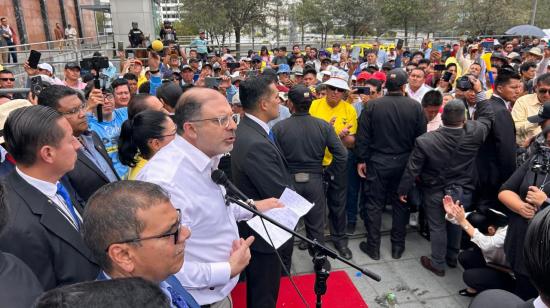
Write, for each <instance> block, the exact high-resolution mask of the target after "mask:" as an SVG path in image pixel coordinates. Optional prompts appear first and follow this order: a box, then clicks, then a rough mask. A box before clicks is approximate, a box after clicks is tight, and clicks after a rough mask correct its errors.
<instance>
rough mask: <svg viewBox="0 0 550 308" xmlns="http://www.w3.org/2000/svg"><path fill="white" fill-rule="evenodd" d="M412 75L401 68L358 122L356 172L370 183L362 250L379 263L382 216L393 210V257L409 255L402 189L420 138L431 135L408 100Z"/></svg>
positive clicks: (418, 107)
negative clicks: (387, 208)
mask: <svg viewBox="0 0 550 308" xmlns="http://www.w3.org/2000/svg"><path fill="white" fill-rule="evenodd" d="M407 79H408V76H407V73H406V72H405V71H404V70H403V69H400V68H397V69H393V70H391V71H389V72H388V75H387V80H386V88H387V90H388V93H387V95H386V96H384V97H381V98H377V99H375V100H372V101H369V103H368V104H367V108H366V110H364V111H363V112H362V114H361V116H360V118H359V130H358V133H357V142H356V149H357V156H358V165H357V172H358V173H359V175H360V176H361V177H363V178H366V181H365V189H364V196H365V207H366V211H362V213H363V216H364V217H363V221H364V222H365V227H366V229H367V241H366V242H361V243H360V244H359V248H360V249H361V250H362V251H363V252H364V253H366V254H367V255H368V256H369V257H371V258H372V259H374V260H379V259H380V225H381V220H382V210H383V209H384V206H385V205H386V204H391V205H392V212H393V215H392V231H391V242H392V257H393V258H394V259H399V258H401V255H402V254H403V251H404V250H405V235H406V230H405V228H406V225H407V223H408V221H409V209H408V207H407V206H406V205H405V204H403V203H401V202H399V200H398V196H397V185H398V184H399V180H400V179H401V175H402V174H403V170H404V169H405V166H406V164H407V160H408V159H409V154H410V153H411V151H412V149H413V146H414V141H415V139H416V137H418V136H420V135H422V134H423V133H425V132H426V117H425V116H424V112H423V110H422V106H421V105H420V104H419V103H418V102H417V101H415V100H413V99H411V98H409V97H406V96H405V93H406V92H405V85H406V84H407Z"/></svg>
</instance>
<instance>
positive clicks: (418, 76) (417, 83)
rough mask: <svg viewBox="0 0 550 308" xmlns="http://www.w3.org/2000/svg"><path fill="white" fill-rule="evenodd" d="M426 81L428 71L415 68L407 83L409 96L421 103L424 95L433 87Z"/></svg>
mask: <svg viewBox="0 0 550 308" xmlns="http://www.w3.org/2000/svg"><path fill="white" fill-rule="evenodd" d="M425 81H426V72H424V70H423V69H421V68H416V67H415V68H413V69H412V71H411V73H410V74H409V83H408V84H407V88H406V91H407V96H408V97H410V98H412V99H414V100H416V101H417V102H419V103H421V102H422V98H424V95H425V94H426V93H427V92H428V91H430V90H431V89H432V88H430V87H428V86H427V85H426V84H425V83H424V82H425Z"/></svg>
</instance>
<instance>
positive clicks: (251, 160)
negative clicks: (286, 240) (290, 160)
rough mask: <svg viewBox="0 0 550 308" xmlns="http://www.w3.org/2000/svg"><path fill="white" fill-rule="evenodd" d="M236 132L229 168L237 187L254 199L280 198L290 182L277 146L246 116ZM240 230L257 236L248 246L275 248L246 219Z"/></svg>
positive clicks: (264, 249)
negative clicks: (250, 226)
mask: <svg viewBox="0 0 550 308" xmlns="http://www.w3.org/2000/svg"><path fill="white" fill-rule="evenodd" d="M236 134H237V137H236V141H235V144H234V146H233V151H232V152H231V171H232V174H233V181H234V183H235V185H236V186H237V188H239V189H240V190H241V191H242V192H243V193H244V194H245V195H247V196H248V197H249V198H251V199H253V200H262V199H267V198H272V197H274V198H279V197H280V196H281V194H282V193H283V191H284V190H285V188H286V187H291V186H292V182H291V177H290V174H289V172H288V170H287V163H286V160H285V158H284V156H283V154H282V153H281V151H280V150H279V148H278V147H277V146H276V145H275V144H274V143H272V142H271V141H270V140H269V139H268V137H267V133H266V132H265V130H264V129H263V128H262V127H261V126H260V125H259V124H258V123H256V122H254V121H253V120H251V119H249V118H248V117H244V118H243V120H242V121H241V122H240V123H239V126H238V127H237V132H236ZM239 230H240V231H241V236H243V237H244V238H246V237H248V236H249V235H254V237H255V238H256V240H255V241H254V243H252V247H251V249H253V250H257V251H260V252H264V253H272V252H274V250H273V248H272V247H271V245H269V244H267V243H266V242H265V241H264V240H263V239H262V237H261V236H260V235H258V234H257V233H256V232H254V231H252V229H250V228H249V227H248V225H247V224H246V223H241V224H240V228H239ZM285 245H286V244H285Z"/></svg>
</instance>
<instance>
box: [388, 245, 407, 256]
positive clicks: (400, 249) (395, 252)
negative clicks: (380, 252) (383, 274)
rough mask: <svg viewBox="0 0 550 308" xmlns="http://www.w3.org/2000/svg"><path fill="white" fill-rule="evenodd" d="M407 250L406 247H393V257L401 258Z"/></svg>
mask: <svg viewBox="0 0 550 308" xmlns="http://www.w3.org/2000/svg"><path fill="white" fill-rule="evenodd" d="M404 251H405V248H404V247H393V246H392V248H391V257H392V258H394V259H401V256H402V255H403V252H404Z"/></svg>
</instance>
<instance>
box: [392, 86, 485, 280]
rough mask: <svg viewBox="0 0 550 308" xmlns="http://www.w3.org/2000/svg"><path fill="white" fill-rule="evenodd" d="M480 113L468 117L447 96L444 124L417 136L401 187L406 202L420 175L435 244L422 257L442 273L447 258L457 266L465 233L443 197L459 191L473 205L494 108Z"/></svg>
mask: <svg viewBox="0 0 550 308" xmlns="http://www.w3.org/2000/svg"><path fill="white" fill-rule="evenodd" d="M425 97H426V96H425ZM485 107H488V106H486V105H485ZM476 113H477V114H478V115H479V121H466V115H465V108H464V102H463V101H461V100H459V99H454V100H452V101H450V102H448V103H447V105H445V108H444V109H443V114H442V115H441V119H442V121H443V126H442V127H440V128H439V129H437V130H435V131H432V132H428V133H426V134H423V135H422V136H420V137H418V138H416V142H415V146H414V149H413V151H412V153H411V155H410V157H409V162H408V164H407V168H406V169H405V172H404V173H403V176H402V177H401V182H400V184H399V188H398V190H397V192H398V194H399V196H400V200H401V201H402V202H407V201H406V196H407V193H408V192H409V191H410V190H411V188H412V187H413V185H414V182H415V180H416V178H417V177H420V185H419V186H420V188H421V190H422V195H423V200H424V205H423V206H424V210H425V213H426V217H427V219H428V223H429V226H430V242H431V246H432V254H431V256H432V257H431V259H430V258H429V257H427V256H422V257H421V259H420V261H421V264H422V265H423V266H424V267H425V268H427V269H428V270H430V271H432V272H434V273H435V274H436V275H438V276H444V275H445V263H447V264H448V265H449V266H450V267H456V262H457V256H458V252H459V250H460V234H461V229H460V226H458V225H454V224H451V223H450V222H447V221H446V220H445V211H444V209H443V207H442V203H441V200H443V197H444V195H445V194H450V195H454V196H453V198H454V199H455V200H460V204H462V205H463V206H464V208H466V209H468V208H469V206H470V203H471V197H472V192H473V190H474V188H475V186H474V181H473V169H474V166H475V158H476V154H477V151H478V149H479V147H480V146H481V145H482V144H483V142H484V140H485V138H486V137H487V135H488V133H489V130H490V129H491V122H492V120H493V117H492V109H491V108H484V109H479V110H477V111H476Z"/></svg>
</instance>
